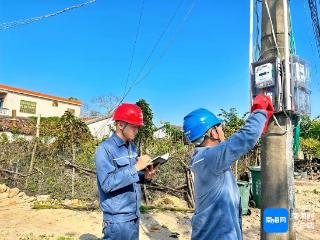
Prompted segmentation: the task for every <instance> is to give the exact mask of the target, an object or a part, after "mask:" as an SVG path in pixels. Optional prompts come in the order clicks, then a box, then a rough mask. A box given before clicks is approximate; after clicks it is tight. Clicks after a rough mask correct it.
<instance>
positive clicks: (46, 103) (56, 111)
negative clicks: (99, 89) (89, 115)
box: [3, 92, 80, 117]
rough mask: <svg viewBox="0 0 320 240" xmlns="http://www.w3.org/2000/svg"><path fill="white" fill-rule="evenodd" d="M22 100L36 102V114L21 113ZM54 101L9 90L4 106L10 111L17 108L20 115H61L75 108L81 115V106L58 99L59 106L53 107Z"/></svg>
mask: <svg viewBox="0 0 320 240" xmlns="http://www.w3.org/2000/svg"><path fill="white" fill-rule="evenodd" d="M21 100H25V101H31V102H36V103H37V107H36V114H29V113H21V112H20V101H21ZM54 101H55V100H50V99H45V98H40V97H35V96H28V95H24V94H19V93H13V92H9V93H7V95H6V96H5V98H4V103H3V108H8V109H9V110H10V111H11V110H16V111H17V116H19V117H31V116H37V115H39V114H41V116H42V117H61V116H62V115H63V114H64V113H65V111H67V110H68V109H74V110H75V116H77V117H79V116H80V106H78V105H74V104H68V103H65V102H60V101H57V102H58V107H53V106H52V103H53V102H54Z"/></svg>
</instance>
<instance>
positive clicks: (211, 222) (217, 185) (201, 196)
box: [190, 110, 267, 240]
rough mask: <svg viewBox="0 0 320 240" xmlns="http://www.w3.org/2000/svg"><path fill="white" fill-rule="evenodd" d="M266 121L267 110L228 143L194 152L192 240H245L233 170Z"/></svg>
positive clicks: (255, 116) (259, 112)
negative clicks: (233, 165) (233, 166)
mask: <svg viewBox="0 0 320 240" xmlns="http://www.w3.org/2000/svg"><path fill="white" fill-rule="evenodd" d="M266 117H267V114H266V112H265V111H264V110H258V111H255V112H254V113H252V114H251V115H250V116H249V117H248V119H247V121H246V124H245V126H244V127H243V128H242V129H241V130H240V131H238V132H237V133H235V134H233V135H232V136H231V137H230V138H229V139H227V140H226V141H224V142H221V143H219V144H217V145H215V146H213V147H198V148H196V149H195V151H194V153H193V156H192V159H191V161H190V167H191V170H192V173H193V176H194V185H195V213H194V215H193V217H192V239H193V240H216V239H217V240H220V239H230V240H236V239H242V231H241V212H240V209H241V208H240V194H239V189H238V186H237V183H236V179H235V177H234V175H233V173H232V171H231V168H230V166H231V165H232V163H233V162H234V161H235V160H237V159H239V158H240V157H241V156H243V155H244V154H246V153H247V152H248V151H249V150H251V149H252V148H253V147H254V146H255V144H256V143H257V141H258V139H259V137H260V135H261V133H262V129H263V126H264V124H265V122H266Z"/></svg>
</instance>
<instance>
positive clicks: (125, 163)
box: [95, 103, 156, 240]
mask: <svg viewBox="0 0 320 240" xmlns="http://www.w3.org/2000/svg"><path fill="white" fill-rule="evenodd" d="M113 120H114V121H115V122H116V131H115V133H114V134H113V135H112V136H111V137H110V138H108V139H107V140H105V141H104V142H102V143H101V145H100V146H99V147H98V148H97V150H96V156H95V161H96V171H97V184H98V190H99V198H100V207H101V209H102V212H103V234H104V236H103V239H105V240H138V239H139V218H140V211H139V207H140V197H141V189H140V184H139V183H144V182H145V181H149V180H151V179H152V178H153V176H154V175H155V172H156V169H155V168H153V167H152V166H149V163H150V161H151V159H150V157H149V156H148V155H143V156H141V157H138V155H137V148H136V145H135V144H134V143H133V140H134V138H135V136H136V135H137V133H138V130H139V127H140V126H143V115H142V111H141V109H140V108H139V107H138V106H137V105H135V104H128V103H123V104H121V105H120V106H119V107H118V108H117V109H116V110H115V113H114V115H113Z"/></svg>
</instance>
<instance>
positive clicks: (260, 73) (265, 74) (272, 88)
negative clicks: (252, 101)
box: [251, 57, 282, 112]
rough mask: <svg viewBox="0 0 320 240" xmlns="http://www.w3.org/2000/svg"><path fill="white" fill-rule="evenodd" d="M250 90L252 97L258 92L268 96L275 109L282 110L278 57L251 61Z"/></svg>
mask: <svg viewBox="0 0 320 240" xmlns="http://www.w3.org/2000/svg"><path fill="white" fill-rule="evenodd" d="M251 91H252V97H253V98H254V97H255V96H257V95H258V94H265V95H267V96H270V98H271V100H272V103H273V106H274V109H275V111H276V112H280V111H282V100H281V98H282V88H281V69H280V59H279V58H277V57H274V58H269V59H265V60H261V61H257V62H255V63H252V75H251Z"/></svg>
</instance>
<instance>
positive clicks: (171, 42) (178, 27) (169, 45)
mask: <svg viewBox="0 0 320 240" xmlns="http://www.w3.org/2000/svg"><path fill="white" fill-rule="evenodd" d="M196 2H197V0H193V1H192V3H191V5H190V8H189V9H188V11H187V13H186V14H185V15H184V16H183V18H182V20H181V22H180V24H179V25H178V26H177V28H176V29H175V31H174V33H173V36H172V37H171V38H170V39H169V41H168V42H167V44H166V45H165V47H164V48H163V49H162V52H161V54H160V57H159V59H158V61H156V62H155V63H154V64H153V65H152V66H151V67H150V68H149V70H148V71H147V72H146V73H145V74H144V75H142V71H141V72H139V74H138V76H137V78H136V79H135V80H134V81H133V82H132V84H131V85H130V87H129V88H128V90H127V91H126V92H125V94H124V95H123V96H122V98H121V100H120V102H119V105H120V104H121V103H122V102H123V101H124V99H125V98H126V97H127V96H128V94H129V93H130V91H131V90H132V89H133V88H134V87H135V86H137V85H138V84H139V83H140V82H142V81H143V80H145V79H146V78H147V77H148V76H149V75H150V73H151V72H152V70H153V69H154V68H155V67H156V66H157V65H158V64H159V62H160V61H161V59H162V58H163V57H164V56H165V54H166V53H167V51H168V50H169V48H170V47H171V46H172V45H173V43H174V42H175V41H176V39H177V36H178V34H179V32H180V31H181V30H182V29H183V27H184V25H185V23H186V22H187V20H188V18H189V17H190V16H191V14H192V12H193V9H194V7H195V5H196ZM170 21H172V20H170ZM161 38H162V36H161ZM153 51H154V50H153ZM148 59H149V57H148Z"/></svg>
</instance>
